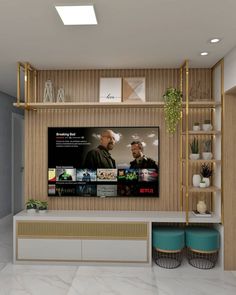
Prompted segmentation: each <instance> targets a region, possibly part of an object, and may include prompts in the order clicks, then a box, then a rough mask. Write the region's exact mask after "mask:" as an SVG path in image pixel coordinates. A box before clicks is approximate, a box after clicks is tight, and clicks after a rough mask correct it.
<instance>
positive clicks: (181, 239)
mask: <svg viewBox="0 0 236 295" xmlns="http://www.w3.org/2000/svg"><path fill="white" fill-rule="evenodd" d="M152 247H153V258H154V260H155V262H156V264H157V265H159V266H161V267H164V268H176V267H178V266H180V264H181V261H182V256H183V254H182V252H183V251H182V250H183V248H184V247H185V235H184V230H183V229H179V228H174V227H156V228H153V230H152Z"/></svg>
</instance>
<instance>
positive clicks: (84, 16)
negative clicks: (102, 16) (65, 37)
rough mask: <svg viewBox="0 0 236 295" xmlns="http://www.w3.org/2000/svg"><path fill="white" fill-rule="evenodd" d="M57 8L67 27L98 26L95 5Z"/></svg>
mask: <svg viewBox="0 0 236 295" xmlns="http://www.w3.org/2000/svg"><path fill="white" fill-rule="evenodd" d="M55 8H56V10H57V12H58V14H59V16H60V18H61V19H62V21H63V23H64V25H66V26H76V25H97V18H96V15H95V11H94V7H93V5H83V6H55Z"/></svg>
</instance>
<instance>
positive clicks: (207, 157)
mask: <svg viewBox="0 0 236 295" xmlns="http://www.w3.org/2000/svg"><path fill="white" fill-rule="evenodd" d="M212 157H213V154H212V153H211V152H203V153H202V158H203V160H211V159H212Z"/></svg>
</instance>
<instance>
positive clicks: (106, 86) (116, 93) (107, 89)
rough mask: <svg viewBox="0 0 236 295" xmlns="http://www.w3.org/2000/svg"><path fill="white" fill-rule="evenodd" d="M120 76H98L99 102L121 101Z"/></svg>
mask: <svg viewBox="0 0 236 295" xmlns="http://www.w3.org/2000/svg"><path fill="white" fill-rule="evenodd" d="M121 82H122V79H121V78H100V96H99V101H100V102H107V103H113V102H121V94H122V93H121V87H122V83H121Z"/></svg>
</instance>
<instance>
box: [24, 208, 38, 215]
mask: <svg viewBox="0 0 236 295" xmlns="http://www.w3.org/2000/svg"><path fill="white" fill-rule="evenodd" d="M26 211H27V213H30V214H33V213H36V209H26Z"/></svg>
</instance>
